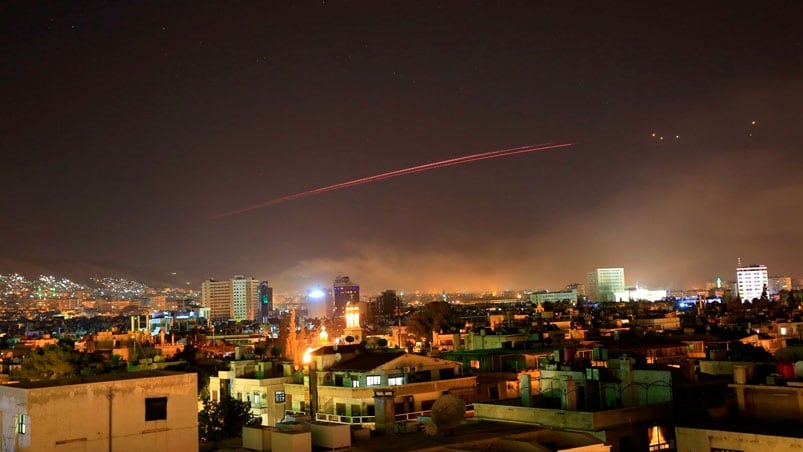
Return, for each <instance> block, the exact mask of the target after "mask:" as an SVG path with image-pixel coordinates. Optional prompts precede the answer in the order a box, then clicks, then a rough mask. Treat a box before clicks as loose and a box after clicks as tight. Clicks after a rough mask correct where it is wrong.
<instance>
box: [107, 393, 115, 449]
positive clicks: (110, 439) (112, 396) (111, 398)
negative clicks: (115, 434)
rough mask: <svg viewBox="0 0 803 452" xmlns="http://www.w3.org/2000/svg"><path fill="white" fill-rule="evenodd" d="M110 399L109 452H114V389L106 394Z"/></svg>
mask: <svg viewBox="0 0 803 452" xmlns="http://www.w3.org/2000/svg"><path fill="white" fill-rule="evenodd" d="M106 398H107V399H109V452H112V400H114V389H113V388H109V393H108V394H106Z"/></svg>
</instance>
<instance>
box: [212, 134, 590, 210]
mask: <svg viewBox="0 0 803 452" xmlns="http://www.w3.org/2000/svg"><path fill="white" fill-rule="evenodd" d="M573 144H574V143H560V144H543V145H531V146H521V147H517V148H510V149H501V150H496V151H488V152H481V153H479V154H471V155H464V156H462V157H455V158H451V159H447V160H441V161H438V162H432V163H425V164H422V165H417V166H411V167H409V168H402V169H398V170H395V171H389V172H387V173H381V174H376V175H374V176H368V177H363V178H360V179H354V180H350V181H347V182H340V183H338V184H334V185H328V186H326V187H320V188H315V189H312V190H307V191H303V192H300V193H294V194H292V195H285V196H282V197H280V198H275V199H271V200H270V201H265V202H261V203H259V204H254V205H251V206H246V207H242V208H240V209H237V210H232V211H229V212H224V213H221V214H218V215H215V216H212V217H209V218H207V220H216V219H219V218H225V217H231V216H234V215H239V214H241V213H245V212H250V211H252V210H257V209H262V208H264V207H270V206H275V205H276V204H281V203H283V202H287V201H292V200H294V199H301V198H306V197H307V196H315V195H320V194H322V193H327V192H330V191H334V190H340V189H343V188H348V187H353V186H355V185H362V184H367V183H371V182H377V181H380V180H384V179H390V178H392V177H399V176H404V175H407V174H413V173H420V172H423V171H430V170H434V169H438V168H445V167H447V166H454V165H460V164H463V163H471V162H479V161H481V160H488V159H495V158H500V157H509V156H511V155H519V154H527V153H530V152H538V151H547V150H550V149H559V148H565V147H569V146H572V145H573Z"/></svg>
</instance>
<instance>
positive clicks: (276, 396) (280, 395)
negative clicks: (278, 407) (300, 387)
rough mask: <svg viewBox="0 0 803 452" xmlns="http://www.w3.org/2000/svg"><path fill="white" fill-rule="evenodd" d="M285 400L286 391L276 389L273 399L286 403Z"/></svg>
mask: <svg viewBox="0 0 803 452" xmlns="http://www.w3.org/2000/svg"><path fill="white" fill-rule="evenodd" d="M284 400H285V396H284V391H276V392H275V393H274V394H273V401H274V402H276V403H284Z"/></svg>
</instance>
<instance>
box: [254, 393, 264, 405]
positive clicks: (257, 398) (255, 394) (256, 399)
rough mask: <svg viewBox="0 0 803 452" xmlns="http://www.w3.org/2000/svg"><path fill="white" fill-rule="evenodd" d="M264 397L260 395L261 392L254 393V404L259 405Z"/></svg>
mask: <svg viewBox="0 0 803 452" xmlns="http://www.w3.org/2000/svg"><path fill="white" fill-rule="evenodd" d="M261 401H262V399H261V398H260V397H259V393H256V392H255V393H254V406H255V407H259V404H260V402H261Z"/></svg>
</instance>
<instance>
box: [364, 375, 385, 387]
mask: <svg viewBox="0 0 803 452" xmlns="http://www.w3.org/2000/svg"><path fill="white" fill-rule="evenodd" d="M380 384H382V377H381V376H379V375H368V376H367V377H365V385H366V386H378V385H380Z"/></svg>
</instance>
